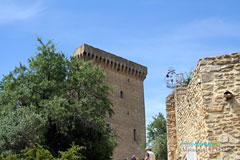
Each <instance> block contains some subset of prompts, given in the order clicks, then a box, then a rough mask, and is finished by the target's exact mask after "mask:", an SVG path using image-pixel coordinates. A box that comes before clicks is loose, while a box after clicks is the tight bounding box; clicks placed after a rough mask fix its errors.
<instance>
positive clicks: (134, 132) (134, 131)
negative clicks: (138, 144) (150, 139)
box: [133, 129, 137, 141]
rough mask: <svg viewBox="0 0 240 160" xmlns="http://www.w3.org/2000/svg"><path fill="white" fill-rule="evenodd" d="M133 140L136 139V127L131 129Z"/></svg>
mask: <svg viewBox="0 0 240 160" xmlns="http://www.w3.org/2000/svg"><path fill="white" fill-rule="evenodd" d="M133 140H134V141H136V140H137V139H136V129H133Z"/></svg>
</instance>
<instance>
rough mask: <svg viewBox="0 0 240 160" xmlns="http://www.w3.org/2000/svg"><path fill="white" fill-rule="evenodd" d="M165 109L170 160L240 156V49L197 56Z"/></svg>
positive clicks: (237, 159)
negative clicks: (186, 79) (191, 71)
mask: <svg viewBox="0 0 240 160" xmlns="http://www.w3.org/2000/svg"><path fill="white" fill-rule="evenodd" d="M166 110H167V137H168V159H169V160H211V159H212V160H216V159H217V160H220V159H221V160H233V159H234V160H240V53H232V54H229V55H222V56H216V57H207V58H203V59H200V60H199V62H198V65H197V67H196V69H195V71H194V74H193V77H192V79H191V81H190V83H189V84H188V85H185V86H184V85H182V86H178V87H177V88H176V89H175V90H174V91H173V92H172V94H170V95H169V96H168V97H167V99H166ZM197 143H198V144H197ZM199 143H203V145H199ZM204 143H206V144H204ZM192 144H194V145H192ZM190 148H191V149H192V150H191V149H190ZM198 149H199V150H198Z"/></svg>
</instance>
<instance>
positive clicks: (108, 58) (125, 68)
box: [74, 44, 147, 80]
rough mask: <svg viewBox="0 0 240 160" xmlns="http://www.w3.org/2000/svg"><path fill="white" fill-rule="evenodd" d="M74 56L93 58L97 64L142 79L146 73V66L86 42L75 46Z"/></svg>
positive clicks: (86, 58)
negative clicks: (77, 46)
mask: <svg viewBox="0 0 240 160" xmlns="http://www.w3.org/2000/svg"><path fill="white" fill-rule="evenodd" d="M74 56H76V57H78V58H80V59H85V60H93V61H95V62H97V63H99V64H103V65H105V66H107V68H111V69H113V70H116V71H121V72H123V73H128V74H130V75H134V76H136V77H139V78H141V79H142V80H144V79H145V78H146V75H147V67H145V66H143V65H140V64H137V63H135V62H132V61H129V60H127V59H124V58H122V57H119V56H116V55H114V54H112V53H109V52H106V51H103V50H101V49H98V48H95V47H92V46H90V45H88V44H83V45H81V46H80V47H79V48H77V49H76V50H75V52H74Z"/></svg>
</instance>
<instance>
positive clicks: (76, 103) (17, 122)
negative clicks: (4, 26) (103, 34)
mask: <svg viewBox="0 0 240 160" xmlns="http://www.w3.org/2000/svg"><path fill="white" fill-rule="evenodd" d="M38 41H39V42H40V46H39V47H38V48H37V50H38V53H37V54H36V56H35V57H32V58H30V59H29V60H28V63H29V66H25V65H22V64H20V65H19V66H18V67H16V68H15V69H14V71H12V72H10V73H9V75H7V76H4V78H3V79H2V80H1V82H0V153H1V154H2V155H8V154H15V153H20V151H21V150H22V149H24V148H25V147H26V146H29V144H30V143H33V144H40V145H43V146H44V147H46V148H47V149H48V150H49V151H50V152H51V153H52V154H53V155H54V156H59V151H66V150H67V149H68V148H70V147H71V144H72V143H73V142H74V143H75V144H76V145H79V146H84V147H86V150H85V151H84V153H83V155H84V156H85V157H86V158H87V159H88V160H95V159H99V160H101V159H104V160H108V159H111V155H112V152H113V149H114V147H115V146H116V143H115V140H114V139H115V135H114V133H113V131H112V129H111V128H110V127H109V125H108V124H107V123H106V122H105V121H104V118H105V116H106V115H110V116H111V115H112V114H113V110H112V104H111V101H110V99H109V98H108V97H109V96H108V95H109V94H110V93H111V88H110V87H109V86H107V85H106V84H105V83H104V76H105V73H104V72H103V71H102V70H101V69H100V68H99V67H95V66H93V64H92V63H91V62H87V63H83V62H82V61H80V60H78V59H77V58H75V57H71V58H70V59H68V58H67V57H66V56H65V55H64V54H63V53H61V52H57V51H56V49H55V45H54V44H53V43H52V42H51V41H49V42H48V43H47V44H44V43H43V42H42V40H41V39H38Z"/></svg>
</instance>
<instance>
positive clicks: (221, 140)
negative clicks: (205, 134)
mask: <svg viewBox="0 0 240 160" xmlns="http://www.w3.org/2000/svg"><path fill="white" fill-rule="evenodd" d="M228 141H229V137H228V135H226V134H223V135H222V136H221V137H220V142H222V143H226V142H228Z"/></svg>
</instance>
